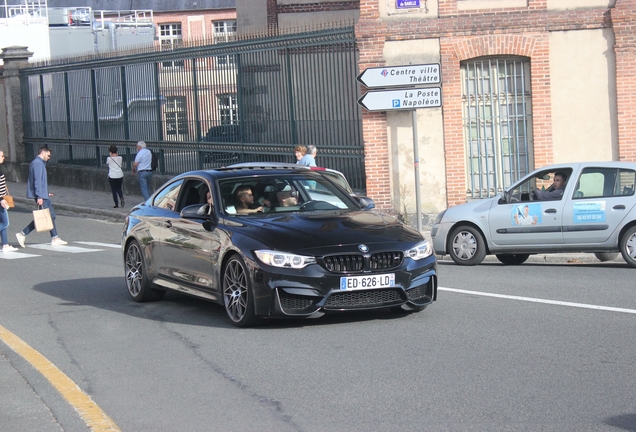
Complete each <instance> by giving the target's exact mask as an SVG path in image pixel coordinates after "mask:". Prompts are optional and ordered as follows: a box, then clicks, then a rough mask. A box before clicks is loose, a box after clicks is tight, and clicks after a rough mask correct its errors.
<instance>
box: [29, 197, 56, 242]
mask: <svg viewBox="0 0 636 432" xmlns="http://www.w3.org/2000/svg"><path fill="white" fill-rule="evenodd" d="M37 202H38V201H37V200H35V205H37ZM38 208H39V207H38ZM42 208H43V209H45V208H47V209H49V211H50V212H51V219H53V229H52V230H51V231H50V233H51V237H57V227H56V226H55V212H54V211H53V206H52V205H51V200H47V199H45V200H42ZM31 231H35V222H34V221H31V223H30V224H29V225H27V227H26V228H25V229H23V230H22V234H24V235H29V233H30V232H31Z"/></svg>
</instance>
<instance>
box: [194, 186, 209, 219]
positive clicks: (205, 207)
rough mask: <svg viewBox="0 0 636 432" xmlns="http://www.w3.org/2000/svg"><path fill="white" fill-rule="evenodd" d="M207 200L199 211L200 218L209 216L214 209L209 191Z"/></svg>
mask: <svg viewBox="0 0 636 432" xmlns="http://www.w3.org/2000/svg"><path fill="white" fill-rule="evenodd" d="M205 199H206V201H207V203H206V204H204V205H202V206H201V208H199V210H197V214H198V215H199V216H203V215H209V214H210V210H211V209H212V194H211V193H210V191H208V193H207V194H205Z"/></svg>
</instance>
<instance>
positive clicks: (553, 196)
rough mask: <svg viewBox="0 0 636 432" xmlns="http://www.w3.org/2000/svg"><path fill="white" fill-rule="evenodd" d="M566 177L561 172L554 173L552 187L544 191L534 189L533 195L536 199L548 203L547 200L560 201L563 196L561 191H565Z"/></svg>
mask: <svg viewBox="0 0 636 432" xmlns="http://www.w3.org/2000/svg"><path fill="white" fill-rule="evenodd" d="M567 178H568V177H567V175H566V174H565V173H564V172H562V171H557V172H555V173H554V180H553V182H552V185H550V187H549V188H547V189H546V190H541V189H538V188H537V189H535V190H534V195H535V196H536V197H537V199H540V200H544V201H549V200H560V199H561V197H562V196H563V191H564V190H565V185H566V182H567Z"/></svg>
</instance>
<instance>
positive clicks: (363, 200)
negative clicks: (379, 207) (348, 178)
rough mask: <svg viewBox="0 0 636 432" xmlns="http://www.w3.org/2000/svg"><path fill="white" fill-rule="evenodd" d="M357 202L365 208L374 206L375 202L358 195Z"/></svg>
mask: <svg viewBox="0 0 636 432" xmlns="http://www.w3.org/2000/svg"><path fill="white" fill-rule="evenodd" d="M356 198H357V200H358V202H359V203H360V205H361V206H363V207H364V209H365V210H371V209H374V208H375V202H374V201H373V200H372V199H371V198H369V197H359V196H356Z"/></svg>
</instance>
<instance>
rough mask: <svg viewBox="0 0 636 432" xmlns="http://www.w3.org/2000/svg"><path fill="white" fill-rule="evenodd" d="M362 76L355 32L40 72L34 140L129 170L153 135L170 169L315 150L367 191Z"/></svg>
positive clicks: (28, 128) (31, 144) (31, 72)
mask: <svg viewBox="0 0 636 432" xmlns="http://www.w3.org/2000/svg"><path fill="white" fill-rule="evenodd" d="M357 72H358V69H357V50H356V44H355V35H354V31H353V28H351V27H347V28H340V29H329V30H321V31H315V32H307V33H300V34H294V35H281V36H272V37H266V38H259V39H245V40H236V41H232V42H225V43H219V44H214V45H205V46H194V47H187V48H180V49H175V50H170V51H154V50H152V51H150V52H143V53H136V54H134V55H128V56H125V57H124V56H122V57H114V58H94V59H88V60H83V61H75V62H73V61H71V62H67V63H65V64H57V65H45V66H34V67H29V68H26V69H23V70H22V71H21V83H22V91H23V101H24V103H23V106H24V118H25V124H24V131H25V135H24V142H25V145H26V147H27V155H34V154H35V149H36V148H37V147H39V146H40V145H41V144H42V143H44V142H46V143H47V144H48V145H49V146H50V147H51V148H52V149H53V155H52V159H51V162H52V163H57V164H73V165H85V166H96V167H99V166H101V165H102V164H103V163H104V160H105V158H106V156H107V155H108V147H109V146H110V145H111V144H115V145H117V146H118V148H119V154H120V155H122V156H124V161H125V164H126V165H127V166H130V164H131V162H132V159H133V158H134V153H135V144H136V142H137V141H139V140H143V141H146V143H148V145H149V147H150V148H152V149H153V150H156V151H157V152H158V153H159V154H160V168H159V169H160V171H161V172H162V173H165V174H178V173H181V172H184V171H189V170H194V169H211V168H215V167H220V166H224V165H229V164H231V163H238V162H253V161H259V162H260V161H268V162H289V163H293V162H295V158H294V156H293V147H294V146H295V145H297V144H302V145H310V144H312V145H315V146H316V147H317V148H318V151H319V152H318V159H317V163H318V165H321V166H326V167H329V168H334V169H337V170H339V171H342V172H343V173H344V174H345V175H346V176H347V178H348V179H349V182H350V183H351V185H352V187H353V188H354V189H357V190H364V189H365V175H364V151H363V142H362V132H361V131H362V128H361V114H360V108H359V107H358V105H357V103H356V101H357V99H358V96H359V88H358V85H357V84H356V80H355V77H356V75H357Z"/></svg>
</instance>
